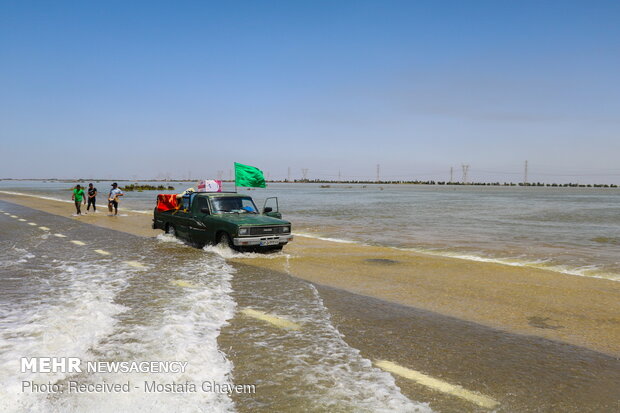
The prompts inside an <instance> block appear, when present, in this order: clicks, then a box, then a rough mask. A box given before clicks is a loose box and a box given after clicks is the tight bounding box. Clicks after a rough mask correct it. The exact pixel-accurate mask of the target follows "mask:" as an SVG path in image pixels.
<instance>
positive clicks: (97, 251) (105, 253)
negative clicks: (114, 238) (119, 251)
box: [95, 250, 110, 255]
mask: <svg viewBox="0 0 620 413" xmlns="http://www.w3.org/2000/svg"><path fill="white" fill-rule="evenodd" d="M95 252H96V253H97V254H101V255H110V253H109V252H107V251H104V250H95Z"/></svg>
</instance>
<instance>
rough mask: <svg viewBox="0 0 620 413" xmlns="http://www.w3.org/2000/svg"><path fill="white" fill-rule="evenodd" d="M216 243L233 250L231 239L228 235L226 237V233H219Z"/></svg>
mask: <svg viewBox="0 0 620 413" xmlns="http://www.w3.org/2000/svg"><path fill="white" fill-rule="evenodd" d="M217 243H218V244H223V245H225V246H227V247H228V248H230V249H234V248H235V246H234V245H233V242H232V238H230V235H228V232H221V233H220V235H219V236H218V239H217Z"/></svg>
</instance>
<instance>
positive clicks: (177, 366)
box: [20, 357, 256, 394]
mask: <svg viewBox="0 0 620 413" xmlns="http://www.w3.org/2000/svg"><path fill="white" fill-rule="evenodd" d="M188 364H189V363H188V362H187V361H174V360H173V361H154V360H151V361H84V360H82V359H80V358H79V357H22V358H21V359H20V367H21V368H20V371H21V372H22V373H50V374H58V373H64V374H74V375H78V374H79V373H90V374H97V375H98V376H97V377H100V375H101V374H132V373H142V374H163V375H166V374H168V375H178V374H183V373H185V370H186V368H187V365H188ZM78 377H80V376H78ZM85 377H86V378H85V379H83V380H71V379H66V380H62V381H51V380H50V381H48V382H47V383H41V382H39V381H34V380H23V381H22V383H21V390H22V392H24V393H132V392H144V393H224V394H232V393H242V394H255V393H256V385H255V384H232V383H219V382H216V381H214V380H202V381H190V380H178V381H175V380H162V379H150V378H149V379H142V380H124V381H121V382H109V381H106V380H100V381H98V382H93V381H92V380H91V379H89V378H88V376H85ZM91 377H92V376H91Z"/></svg>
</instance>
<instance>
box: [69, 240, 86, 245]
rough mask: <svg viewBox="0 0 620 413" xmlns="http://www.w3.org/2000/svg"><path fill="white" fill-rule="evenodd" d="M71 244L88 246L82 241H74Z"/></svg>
mask: <svg viewBox="0 0 620 413" xmlns="http://www.w3.org/2000/svg"><path fill="white" fill-rule="evenodd" d="M71 243H72V244H75V245H86V244H85V243H83V242H82V241H78V240H73V241H71Z"/></svg>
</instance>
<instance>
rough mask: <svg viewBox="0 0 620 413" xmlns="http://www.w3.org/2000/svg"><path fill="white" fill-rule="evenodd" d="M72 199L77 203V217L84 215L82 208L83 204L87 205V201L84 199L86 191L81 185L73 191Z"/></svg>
mask: <svg viewBox="0 0 620 413" xmlns="http://www.w3.org/2000/svg"><path fill="white" fill-rule="evenodd" d="M71 199H72V200H73V201H75V211H76V215H82V210H81V206H82V202H84V203H86V199H84V190H83V189H82V187H81V186H80V185H79V184H78V185H76V186H75V189H74V190H73V195H71Z"/></svg>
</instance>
